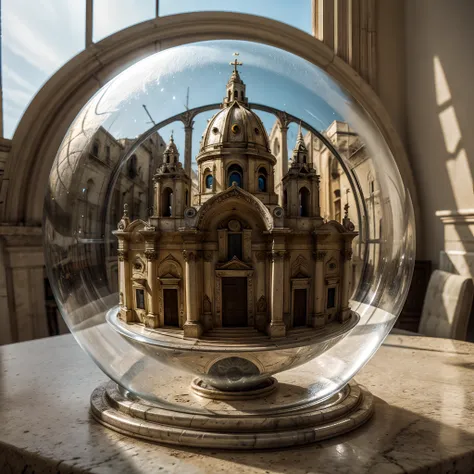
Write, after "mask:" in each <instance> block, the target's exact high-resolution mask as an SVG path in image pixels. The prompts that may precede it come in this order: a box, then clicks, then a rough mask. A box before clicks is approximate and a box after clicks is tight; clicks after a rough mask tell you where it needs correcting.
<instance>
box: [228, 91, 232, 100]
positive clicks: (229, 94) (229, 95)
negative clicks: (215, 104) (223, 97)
mask: <svg viewBox="0 0 474 474" xmlns="http://www.w3.org/2000/svg"><path fill="white" fill-rule="evenodd" d="M230 97H231V93H230V91H228V92H227V99H229V100H230Z"/></svg>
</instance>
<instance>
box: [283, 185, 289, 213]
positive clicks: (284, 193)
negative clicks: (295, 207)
mask: <svg viewBox="0 0 474 474" xmlns="http://www.w3.org/2000/svg"><path fill="white" fill-rule="evenodd" d="M287 207H288V193H287V192H286V189H285V190H284V191H283V209H285V211H287Z"/></svg>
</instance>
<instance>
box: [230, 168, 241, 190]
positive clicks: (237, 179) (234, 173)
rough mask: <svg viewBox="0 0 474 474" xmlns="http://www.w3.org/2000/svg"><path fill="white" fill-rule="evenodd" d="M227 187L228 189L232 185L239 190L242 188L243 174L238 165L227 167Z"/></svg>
mask: <svg viewBox="0 0 474 474" xmlns="http://www.w3.org/2000/svg"><path fill="white" fill-rule="evenodd" d="M227 173H228V176H229V179H228V185H229V187H230V186H232V185H233V184H234V183H236V184H237V186H239V188H242V187H243V172H242V168H241V167H240V166H239V165H232V166H230V167H229V169H228V171H227Z"/></svg>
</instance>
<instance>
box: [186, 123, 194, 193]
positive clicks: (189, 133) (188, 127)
mask: <svg viewBox="0 0 474 474" xmlns="http://www.w3.org/2000/svg"><path fill="white" fill-rule="evenodd" d="M193 125H194V120H189V121H188V122H187V123H185V124H184V171H185V172H186V174H187V175H188V176H189V177H191V159H192V151H193V150H192V144H193ZM189 202H191V200H190V201H189Z"/></svg>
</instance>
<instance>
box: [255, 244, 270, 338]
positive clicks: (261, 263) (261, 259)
mask: <svg viewBox="0 0 474 474" xmlns="http://www.w3.org/2000/svg"><path fill="white" fill-rule="evenodd" d="M255 259H256V260H257V263H256V265H255V267H256V270H257V279H256V288H255V292H256V300H257V313H256V317H255V327H256V328H257V329H258V330H259V331H265V329H266V327H267V324H268V320H267V309H268V304H267V296H266V295H267V291H266V286H267V285H266V284H267V278H266V274H265V273H266V272H265V261H266V259H267V255H266V253H265V252H263V251H258V252H256V253H255Z"/></svg>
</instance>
